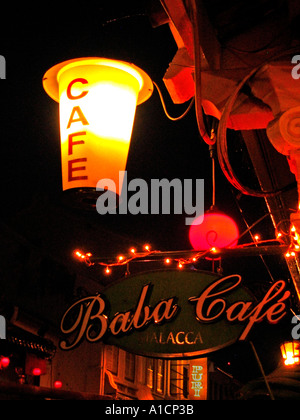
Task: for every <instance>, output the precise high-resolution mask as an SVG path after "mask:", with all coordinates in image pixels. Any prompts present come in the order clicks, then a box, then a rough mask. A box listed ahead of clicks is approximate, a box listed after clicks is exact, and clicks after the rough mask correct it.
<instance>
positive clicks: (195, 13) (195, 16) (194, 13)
mask: <svg viewBox="0 0 300 420" xmlns="http://www.w3.org/2000/svg"><path fill="white" fill-rule="evenodd" d="M189 3H190V8H191V19H192V23H193V27H194V31H193V33H194V60H195V105H196V117H197V124H198V129H199V132H200V135H201V137H202V139H203V140H204V141H205V143H206V144H208V145H210V146H211V145H214V144H215V143H216V138H215V137H213V138H211V136H210V135H209V134H208V133H207V130H206V127H205V122H204V115H203V108H202V57H201V51H202V49H201V39H200V38H201V36H200V34H201V28H200V22H199V16H200V12H199V10H198V5H197V2H196V0H190V2H189Z"/></svg>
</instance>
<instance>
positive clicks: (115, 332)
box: [60, 275, 290, 350]
mask: <svg viewBox="0 0 300 420" xmlns="http://www.w3.org/2000/svg"><path fill="white" fill-rule="evenodd" d="M241 281H242V278H241V276H240V275H231V276H228V277H223V278H220V279H217V280H215V281H213V282H212V283H211V284H209V286H207V287H206V288H205V290H203V291H201V293H200V294H199V296H196V297H194V296H193V297H190V298H189V299H187V301H184V302H180V300H179V299H178V298H177V297H171V298H167V299H162V300H160V301H159V302H157V303H156V304H155V305H152V306H150V305H149V304H147V303H148V302H149V301H150V298H151V294H152V293H153V287H154V286H153V284H151V283H149V284H147V285H145V286H143V287H142V290H141V293H140V295H139V298H138V302H137V304H136V306H135V309H134V310H132V309H130V310H128V311H123V312H119V313H117V314H115V315H114V316H112V317H111V318H109V316H108V313H109V311H108V307H109V304H107V302H106V298H105V296H104V295H101V294H99V295H96V296H89V297H85V298H83V299H80V300H79V301H77V302H75V303H74V304H73V305H72V306H71V307H70V308H69V309H68V310H67V311H66V312H65V314H64V316H63V318H62V320H61V331H62V333H63V334H65V335H67V336H68V337H71V342H69V341H68V340H62V341H61V342H60V347H61V349H63V350H71V349H73V348H75V347H76V346H77V345H79V344H80V342H81V341H82V340H83V339H86V340H87V341H88V342H90V343H95V342H99V341H102V340H104V339H105V338H106V337H109V336H114V337H124V336H126V335H129V334H132V333H133V332H138V331H141V330H145V329H146V328H147V327H148V326H149V325H150V324H154V325H156V326H157V328H158V329H159V326H160V325H162V324H165V323H169V324H170V325H172V321H174V320H175V319H176V318H178V317H180V313H181V310H180V309H181V307H180V304H181V305H186V304H188V305H193V306H194V316H195V318H196V320H197V321H198V323H199V328H201V324H214V323H217V322H218V321H220V319H221V318H225V319H226V320H227V321H228V323H229V325H228V328H230V324H236V323H241V324H243V329H242V333H241V335H240V337H239V340H246V338H247V337H248V335H249V333H250V331H251V330H252V328H253V326H254V325H255V324H257V323H260V322H261V321H263V320H267V321H268V322H269V323H271V324H277V323H278V322H279V321H280V320H282V319H283V317H284V316H285V315H286V313H287V300H288V299H289V297H290V292H289V291H288V290H286V283H285V282H284V281H282V280H279V281H277V282H276V283H274V284H273V285H272V286H271V287H270V289H269V290H268V291H267V293H266V294H265V296H264V297H263V299H262V300H261V301H260V302H258V303H256V302H255V303H254V302H253V301H247V302H245V301H239V300H238V301H236V302H234V303H232V302H231V303H228V301H227V300H226V297H227V298H228V296H230V293H231V292H233V291H234V290H236V289H237V288H238V287H239V286H240V284H241ZM170 334H171V335H170ZM148 340H149V341H151V340H156V341H157V342H158V343H160V344H162V345H163V344H172V343H173V344H174V345H181V344H195V343H196V342H197V340H198V342H199V343H201V341H202V339H201V334H199V333H198V332H196V331H195V332H194V333H193V334H192V332H183V331H177V332H172V333H171V329H170V333H169V334H168V336H163V335H160V333H159V330H158V332H157V333H156V334H154V335H153V334H152V337H151V336H150V337H148Z"/></svg>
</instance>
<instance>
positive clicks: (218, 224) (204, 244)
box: [189, 211, 239, 251]
mask: <svg viewBox="0 0 300 420" xmlns="http://www.w3.org/2000/svg"><path fill="white" fill-rule="evenodd" d="M200 217H201V218H202V217H203V216H200ZM197 223H199V221H198V220H197V219H196V220H195V221H194V223H193V224H192V225H191V227H190V232H189V239H190V243H191V245H192V247H193V248H194V249H195V250H197V251H202V250H208V249H212V248H233V247H234V246H236V245H237V242H238V238H239V230H238V227H237V225H236V223H235V222H234V220H232V219H231V218H230V217H229V216H227V215H226V214H223V213H218V212H215V211H212V212H208V213H206V214H205V216H204V220H203V222H202V223H201V224H197Z"/></svg>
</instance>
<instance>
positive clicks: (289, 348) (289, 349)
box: [280, 341, 300, 366]
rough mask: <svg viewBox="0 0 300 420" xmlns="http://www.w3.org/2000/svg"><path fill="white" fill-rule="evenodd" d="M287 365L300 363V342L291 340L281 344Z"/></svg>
mask: <svg viewBox="0 0 300 420" xmlns="http://www.w3.org/2000/svg"><path fill="white" fill-rule="evenodd" d="M280 349H281V354H282V357H283V360H284V364H285V366H295V365H300V343H298V342H295V341H291V342H288V343H284V344H283V345H282V346H281V348H280Z"/></svg>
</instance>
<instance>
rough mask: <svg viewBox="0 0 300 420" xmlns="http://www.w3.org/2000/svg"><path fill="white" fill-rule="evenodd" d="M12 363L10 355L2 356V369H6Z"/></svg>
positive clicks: (0, 364) (0, 362)
mask: <svg viewBox="0 0 300 420" xmlns="http://www.w3.org/2000/svg"><path fill="white" fill-rule="evenodd" d="M9 365H10V359H9V357H1V359H0V369H1V368H3V369H6V368H8V366H9Z"/></svg>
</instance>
